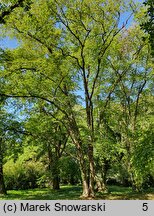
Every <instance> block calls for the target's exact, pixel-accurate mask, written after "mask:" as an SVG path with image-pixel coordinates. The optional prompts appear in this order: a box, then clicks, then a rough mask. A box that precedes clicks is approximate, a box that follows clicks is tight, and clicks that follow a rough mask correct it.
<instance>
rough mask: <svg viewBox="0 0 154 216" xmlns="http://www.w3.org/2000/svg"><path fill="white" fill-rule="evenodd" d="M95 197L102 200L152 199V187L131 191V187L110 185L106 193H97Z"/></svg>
mask: <svg viewBox="0 0 154 216" xmlns="http://www.w3.org/2000/svg"><path fill="white" fill-rule="evenodd" d="M97 198H100V199H104V200H106V199H107V200H154V189H153V188H151V189H150V190H148V191H144V192H133V191H132V189H131V187H122V186H110V187H109V192H108V193H98V194H97Z"/></svg>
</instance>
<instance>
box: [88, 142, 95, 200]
mask: <svg viewBox="0 0 154 216" xmlns="http://www.w3.org/2000/svg"><path fill="white" fill-rule="evenodd" d="M88 147H89V148H88V156H89V167H90V176H89V177H90V178H89V197H94V196H95V192H94V181H95V170H94V158H93V146H92V145H91V144H89V146H88Z"/></svg>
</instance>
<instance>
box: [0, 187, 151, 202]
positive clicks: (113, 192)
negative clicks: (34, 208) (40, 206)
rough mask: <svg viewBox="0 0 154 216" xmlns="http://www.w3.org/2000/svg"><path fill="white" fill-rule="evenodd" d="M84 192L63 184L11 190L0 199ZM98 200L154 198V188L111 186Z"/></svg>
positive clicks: (56, 196)
mask: <svg viewBox="0 0 154 216" xmlns="http://www.w3.org/2000/svg"><path fill="white" fill-rule="evenodd" d="M81 193H82V187H80V186H62V187H61V189H60V190H57V191H54V190H52V189H48V188H45V189H33V190H10V191H8V194H7V195H5V196H4V195H3V196H2V195H0V200H7V199H9V200H79V199H80V195H81ZM95 199H97V200H154V189H153V188H151V189H150V190H149V191H147V192H143V193H134V192H132V190H131V188H129V187H120V186H110V187H109V192H108V193H97V194H96V197H95Z"/></svg>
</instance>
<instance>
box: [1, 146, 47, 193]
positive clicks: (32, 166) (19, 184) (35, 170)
mask: <svg viewBox="0 0 154 216" xmlns="http://www.w3.org/2000/svg"><path fill="white" fill-rule="evenodd" d="M44 174H45V169H44V165H43V164H42V163H41V162H39V161H36V159H35V152H32V149H29V150H28V149H27V150H25V152H24V154H22V155H21V156H19V158H18V159H17V160H16V161H13V159H11V160H9V161H8V162H7V163H5V165H4V176H5V184H6V188H7V189H8V190H10V189H13V190H14V189H17V190H19V189H30V188H36V187H39V186H41V184H42V182H40V179H39V178H40V177H41V176H43V175H44ZM44 186H45V184H44Z"/></svg>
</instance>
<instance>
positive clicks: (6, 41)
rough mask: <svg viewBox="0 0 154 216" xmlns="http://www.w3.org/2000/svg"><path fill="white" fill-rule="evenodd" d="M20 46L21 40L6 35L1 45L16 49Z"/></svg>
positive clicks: (4, 47)
mask: <svg viewBox="0 0 154 216" xmlns="http://www.w3.org/2000/svg"><path fill="white" fill-rule="evenodd" d="M18 46H19V42H18V41H17V40H16V38H13V39H11V38H9V37H5V38H3V39H1V41H0V47H1V48H2V49H6V48H9V49H15V48H16V47H18Z"/></svg>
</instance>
